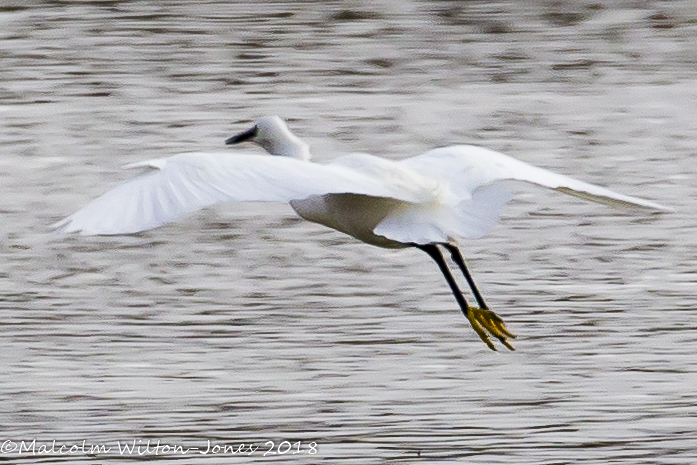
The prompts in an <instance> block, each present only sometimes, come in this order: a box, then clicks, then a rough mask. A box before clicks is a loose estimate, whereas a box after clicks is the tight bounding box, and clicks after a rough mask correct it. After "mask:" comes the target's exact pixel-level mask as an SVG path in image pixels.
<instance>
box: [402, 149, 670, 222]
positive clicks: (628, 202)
mask: <svg viewBox="0 0 697 465" xmlns="http://www.w3.org/2000/svg"><path fill="white" fill-rule="evenodd" d="M402 163H403V164H404V165H406V166H407V167H409V168H411V169H413V170H415V171H417V172H419V173H421V174H425V175H426V176H432V177H436V178H439V179H447V180H448V181H449V183H450V187H451V189H454V190H457V191H458V192H459V193H460V194H461V195H465V194H469V195H472V194H473V193H474V192H475V191H476V190H477V189H479V188H481V187H483V186H487V185H490V184H493V183H496V182H498V181H507V180H515V181H525V182H529V183H532V184H537V185H538V186H543V187H547V188H550V189H554V190H557V191H559V192H563V193H564V194H568V195H573V196H575V197H580V198H582V199H585V200H590V201H593V202H598V203H602V204H605V205H609V206H611V207H639V208H646V209H651V210H660V211H671V210H672V209H670V208H668V207H665V206H663V205H660V204H658V203H655V202H651V201H650V200H645V199H641V198H639V197H632V196H629V195H624V194H620V193H617V192H614V191H611V190H610V189H606V188H604V187H600V186H596V185H594V184H589V183H587V182H583V181H579V180H577V179H573V178H570V177H568V176H564V175H562V174H557V173H554V172H552V171H549V170H546V169H543V168H537V167H535V166H532V165H529V164H527V163H525V162H522V161H520V160H516V159H515V158H512V157H509V156H507V155H504V154H502V153H499V152H494V151H493V150H488V149H485V148H482V147H476V146H471V145H456V146H452V147H444V148H440V149H435V150H431V151H429V152H426V153H424V154H423V155H419V156H417V157H414V158H410V159H407V160H404V161H403V162H402Z"/></svg>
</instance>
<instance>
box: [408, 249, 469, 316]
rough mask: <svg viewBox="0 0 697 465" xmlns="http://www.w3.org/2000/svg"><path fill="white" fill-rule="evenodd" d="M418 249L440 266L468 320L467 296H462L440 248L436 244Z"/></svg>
mask: <svg viewBox="0 0 697 465" xmlns="http://www.w3.org/2000/svg"><path fill="white" fill-rule="evenodd" d="M416 247H418V248H419V249H421V250H423V251H424V252H426V253H427V254H428V255H430V257H431V258H432V259H433V260H434V261H435V262H436V263H437V264H438V268H440V272H441V273H443V276H444V277H445V280H446V281H447V282H448V286H450V290H451V291H453V295H454V296H455V300H457V303H458V305H459V306H460V310H462V313H463V314H464V315H465V316H466V317H467V318H469V317H470V315H469V305H467V301H466V300H465V296H463V295H462V291H461V290H460V287H459V286H458V285H457V281H455V278H453V275H452V273H450V269H449V268H448V265H447V263H445V259H444V258H443V254H442V253H440V250H438V247H436V246H435V245H434V244H427V245H416Z"/></svg>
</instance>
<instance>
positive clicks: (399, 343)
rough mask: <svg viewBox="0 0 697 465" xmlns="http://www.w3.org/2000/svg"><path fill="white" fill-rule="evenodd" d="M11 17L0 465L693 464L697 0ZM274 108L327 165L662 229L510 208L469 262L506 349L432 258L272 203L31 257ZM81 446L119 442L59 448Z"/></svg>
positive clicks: (117, 9) (141, 8)
mask: <svg viewBox="0 0 697 465" xmlns="http://www.w3.org/2000/svg"><path fill="white" fill-rule="evenodd" d="M10 3H11V4H12V5H14V6H11V5H8V3H3V5H4V6H0V154H1V155H0V189H1V190H2V193H3V195H2V197H0V219H1V223H0V237H1V238H2V243H1V245H0V253H1V254H2V260H1V261H0V315H1V316H2V319H1V320H0V321H1V323H0V362H1V363H2V365H1V366H2V368H3V372H4V374H3V376H2V377H0V432H1V433H0V434H1V435H2V437H0V445H1V446H2V447H4V448H5V449H2V450H0V452H3V451H5V452H8V451H10V450H11V448H12V444H17V445H18V444H19V442H20V441H22V440H24V441H27V444H29V443H30V442H31V441H32V440H36V443H35V446H34V447H35V448H34V449H33V450H34V452H33V453H32V452H28V451H23V452H22V453H18V452H17V451H14V452H12V453H9V454H6V455H4V456H3V457H2V460H3V461H9V462H15V463H20V462H21V463H37V462H52V463H57V462H63V463H68V462H70V463H72V462H75V461H83V462H88V461H89V462H90V463H120V462H121V461H122V460H123V457H121V456H120V455H119V452H118V446H119V445H121V446H122V445H123V443H126V442H128V443H130V442H131V441H136V442H137V444H138V445H141V451H142V452H143V453H142V454H141V455H138V453H137V452H134V453H132V454H131V457H132V458H134V457H136V456H137V457H142V458H147V459H149V460H161V461H174V459H175V458H176V463H204V461H205V463H257V462H259V461H265V460H276V461H283V462H287V461H294V462H296V463H318V462H323V463H324V462H335V463H356V464H368V463H386V462H387V463H431V462H437V463H449V462H459V463H482V464H492V463H537V464H561V463H603V464H607V463H626V464H637V463H647V464H655V463H666V464H667V463H680V464H685V463H695V462H697V426H696V420H695V418H696V417H697V406H696V403H697V395H696V394H695V384H696V383H697V370H696V369H695V355H694V353H695V350H696V349H697V316H696V315H695V313H694V312H693V310H694V307H695V304H696V302H697V298H696V297H695V292H694V291H695V285H694V281H695V278H696V274H695V273H696V272H695V269H696V266H695V265H696V264H697V252H696V245H697V239H696V238H695V234H694V230H695V225H696V224H695V223H696V222H697V220H695V207H694V202H693V199H694V198H695V197H696V194H697V193H696V192H695V188H696V183H695V179H694V176H693V172H694V163H695V159H696V158H695V155H697V153H696V152H695V148H694V147H695V144H694V141H695V140H697V123H695V118H694V114H695V108H697V85H695V84H696V83H695V80H696V79H695V78H696V72H695V69H696V65H697V51H696V50H697V47H696V45H697V43H696V42H697V8H695V6H694V2H691V1H688V0H685V1H668V2H666V1H649V2H633V1H618V2H611V1H602V0H601V1H593V2H586V1H582V2H573V3H572V2H545V1H541V0H540V1H534V2H477V1H472V2H447V1H425V0H424V1H410V2H407V1H404V2H402V1H400V2H397V1H386V0H385V1H378V2H374V1H371V2H367V1H365V2H364V1H351V2H332V3H325V2H312V1H305V2H292V3H283V2H271V1H269V2H254V3H251V2H250V3H248V4H243V3H241V2H240V3H237V2H234V3H228V2H215V1H202V2H197V3H195V4H194V3H193V2H191V3H185V2H168V1H162V2H110V1H103V2H102V1H85V2H58V1H38V0H37V1H34V2H10ZM267 114H280V115H282V116H284V117H286V118H287V119H288V120H289V122H290V124H291V126H292V128H293V130H294V131H295V132H296V133H298V134H299V135H301V136H302V137H304V138H305V139H307V140H308V141H309V142H310V143H311V144H312V146H313V150H314V152H315V154H316V158H317V159H319V160H326V159H330V158H332V157H333V156H335V155H337V154H340V153H344V152H349V151H367V152H372V153H376V154H380V155H383V156H386V157H389V158H400V157H405V156H410V155H414V154H418V153H421V152H422V151H424V150H425V149H428V148H431V147H434V146H437V145H446V144H449V143H454V142H473V143H477V144H480V145H485V146H487V147H491V148H493V149H497V150H501V151H504V152H506V153H509V154H511V155H514V156H516V157H518V158H521V159H523V160H526V161H529V162H532V163H535V164H538V165H540V166H544V167H547V168H550V169H554V170H558V171H560V172H563V173H567V174H571V175H575V176H577V177H580V178H582V179H585V180H589V181H591V182H596V183H599V184H603V185H607V186H611V187H613V188H615V189H617V190H619V191H621V192H625V193H627V194H634V195H640V196H643V197H646V198H650V199H653V200H656V201H658V202H662V203H664V204H668V205H672V206H674V207H675V208H676V209H677V210H678V211H677V212H676V213H674V214H667V215H650V216H635V215H632V214H628V213H621V212H620V213H619V214H618V212H615V211H612V210H609V209H606V208H605V207H602V206H596V205H587V204H584V203H582V202H579V201H576V200H574V199H569V198H566V197H564V196H561V195H558V194H553V193H547V192H540V191H538V190H535V189H532V188H527V187H523V188H521V189H520V194H521V195H520V196H519V197H518V200H517V201H516V202H514V203H513V204H512V205H511V207H510V208H509V209H508V210H507V213H506V218H505V221H504V222H503V223H502V224H501V225H500V226H499V227H498V228H497V229H496V230H495V231H494V232H493V233H492V234H490V235H489V236H488V237H486V238H484V239H482V240H479V241H475V242H470V243H467V244H464V245H463V250H464V251H465V253H466V256H467V257H468V258H469V260H470V264H471V267H472V270H473V272H474V273H475V276H476V278H477V279H478V282H479V283H480V287H481V289H482V290H483V291H484V293H485V295H486V296H487V297H488V300H489V302H490V304H491V305H492V306H493V307H494V308H495V309H496V311H497V312H499V314H501V315H502V316H504V317H505V318H506V320H507V322H508V324H509V327H510V328H511V329H513V330H514V331H515V332H516V333H517V334H518V335H519V339H518V341H517V346H518V351H517V352H515V353H493V352H490V351H489V350H488V349H487V348H486V347H485V346H484V344H482V343H481V342H480V341H478V340H477V338H476V336H475V335H474V333H473V332H472V330H471V329H470V328H469V326H468V325H467V323H466V321H465V320H464V318H463V317H462V315H461V314H460V312H459V311H458V310H457V308H456V304H455V302H454V300H453V298H452V296H451V295H450V293H449V291H448V289H447V287H446V285H445V284H444V282H443V280H442V278H441V276H440V275H439V273H438V271H437V268H436V266H435V265H434V264H433V263H431V262H430V261H429V259H428V257H426V256H425V255H424V254H422V253H419V252H418V251H411V250H406V251H399V252H395V251H388V250H381V249H377V248H372V247H369V246H366V245H363V244H360V243H357V242H356V241H354V240H352V239H350V238H347V237H344V236H341V235H340V234H338V233H335V232H333V231H329V230H326V229H322V228H321V227H319V226H316V225H312V224H309V223H305V222H302V221H301V220H299V219H296V218H295V217H294V216H293V214H292V212H291V211H290V210H289V209H288V208H286V207H283V206H273V205H252V206H250V205H225V206H221V207H219V208H216V209H214V210H210V211H205V212H202V213H200V214H197V215H195V216H193V217H192V218H190V219H188V220H186V221H182V222H179V223H176V224H172V225H168V226H166V227H164V228H161V229H158V230H155V231H151V232H148V233H146V234H142V235H137V236H131V237H113V238H75V237H71V238H66V239H61V238H54V237H51V236H49V235H47V225H49V224H50V223H52V222H54V221H56V220H58V219H60V218H61V217H63V216H65V215H67V214H69V213H71V212H73V211H74V210H75V209H77V208H79V207H80V206H81V205H84V204H85V203H86V202H87V201H89V200H90V199H91V198H93V197H95V196H97V195H98V194H100V193H102V192H103V191H104V190H105V189H107V188H108V187H110V186H113V185H114V184H115V183H117V182H118V181H119V180H121V179H124V178H126V177H128V176H130V175H132V173H123V172H121V171H120V166H121V165H123V164H125V163H128V162H133V161H138V160H142V159H147V158H152V157H158V156H164V155H167V154H174V153H178V152H184V151H194V150H225V148H224V147H223V145H222V142H223V140H224V138H225V137H227V136H229V135H230V134H232V133H234V132H237V131H239V130H241V129H245V128H246V127H247V126H248V124H249V122H250V121H251V120H253V119H255V118H257V117H259V116H262V115H267ZM245 149H246V150H255V149H254V148H252V147H245ZM54 440H55V441H56V445H55V446H51V444H52V441H54ZM148 440H150V441H151V448H150V449H145V445H146V444H147V441H148ZM2 441H14V442H2ZM82 441H85V442H86V446H87V448H89V447H90V445H103V446H104V447H109V448H110V449H111V450H110V451H107V452H104V451H102V452H99V453H98V454H97V455H96V457H95V456H91V455H87V454H84V453H83V452H82V451H76V452H74V453H72V454H70V453H65V451H67V450H68V449H69V448H70V447H71V446H73V445H81V444H82ZM157 441H160V445H161V446H163V447H164V445H169V446H171V447H174V446H179V447H182V448H186V447H189V448H193V447H199V448H201V450H200V451H199V452H205V451H206V449H207V447H208V441H211V446H219V447H220V446H224V445H227V446H236V447H239V445H240V443H245V444H246V445H249V444H250V443H254V444H255V445H256V446H259V447H260V448H259V450H258V451H257V452H255V453H253V454H251V455H240V454H235V455H234V456H233V454H232V452H231V451H229V450H228V451H227V452H220V451H219V453H217V454H213V452H214V451H215V450H210V451H209V453H208V454H202V453H199V452H196V451H193V450H190V451H189V452H187V453H174V452H172V451H171V450H165V449H164V448H162V449H157V448H153V447H154V446H155V445H156V442H157ZM267 441H273V444H267V443H266V442H267ZM282 441H288V442H289V443H287V444H286V443H282ZM119 443H120V444H119ZM311 443H316V444H315V445H311ZM41 445H43V446H44V448H45V451H46V453H45V454H40V453H39V452H40V446H41ZM60 446H66V448H65V449H63V451H64V452H61V451H60ZM271 446H273V447H275V450H276V451H277V452H278V450H279V449H278V448H279V447H281V449H280V450H281V451H282V452H284V451H286V450H287V448H288V446H290V447H291V450H290V451H289V452H287V454H286V455H283V456H280V455H275V456H266V457H264V456H263V455H264V452H265V451H266V450H267V449H269V448H270V447H271ZM315 446H316V449H315V448H314V447H315ZM51 447H54V449H50V448H51ZM245 447H247V446H245ZM245 451H247V452H248V449H245ZM298 451H299V453H297V454H293V452H298ZM168 452H171V453H168ZM313 452H316V453H313ZM34 454H36V455H34Z"/></svg>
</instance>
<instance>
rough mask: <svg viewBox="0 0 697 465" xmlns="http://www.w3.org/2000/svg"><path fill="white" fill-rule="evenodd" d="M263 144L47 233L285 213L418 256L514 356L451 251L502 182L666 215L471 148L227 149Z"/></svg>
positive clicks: (208, 158)
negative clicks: (250, 211) (238, 207)
mask: <svg viewBox="0 0 697 465" xmlns="http://www.w3.org/2000/svg"><path fill="white" fill-rule="evenodd" d="M246 140H249V141H252V142H256V143H257V144H259V145H260V146H261V147H262V148H264V149H265V150H266V151H267V152H268V153H270V154H271V155H275V156H268V155H252V154H244V153H183V154H179V155H175V156H172V157H168V158H158V159H154V160H148V161H144V162H140V163H134V164H131V165H127V167H129V168H136V167H145V168H155V170H151V171H149V172H146V173H144V174H142V175H140V176H138V177H136V178H133V179H131V180H129V181H126V182H124V183H122V184H120V185H118V186H116V187H115V188H113V189H111V190H110V191H108V192H106V193H105V194H103V195H102V196H101V197H98V198H97V199H95V200H93V201H92V202H91V203H89V204H88V205H87V206H85V207H84V208H82V209H80V210H78V211H77V212H76V213H73V214H72V215H70V216H69V217H67V218H65V219H64V220H62V221H60V222H58V223H56V224H55V225H54V227H55V228H56V229H58V230H59V231H61V232H63V233H71V232H78V233H80V234H83V235H114V234H132V233H137V232H140V231H145V230H148V229H153V228H156V227H158V226H161V225H163V224H165V223H168V222H170V221H173V220H176V219H178V218H181V217H182V216H184V215H186V214H188V213H191V212H194V211H196V210H200V209H202V208H205V207H208V206H210V205H214V204H217V203H220V202H231V201H238V202H245V201H253V202H287V203H290V205H291V207H292V208H293V209H294V210H295V212H296V213H297V214H298V215H300V216H301V217H302V218H304V219H306V220H309V221H313V222H315V223H319V224H322V225H325V226H328V227H330V228H333V229H335V230H337V231H340V232H343V233H346V234H348V235H350V236H353V237H355V238H356V239H358V240H360V241H363V242H365V243H367V244H372V245H376V246H379V247H386V248H395V249H396V248H405V247H416V248H418V249H421V250H423V251H424V252H426V253H427V254H428V255H429V256H431V258H432V259H433V260H435V262H436V263H437V264H438V267H439V268H440V270H441V272H442V273H443V276H444V277H445V279H446V281H447V283H448V285H449V286H450V289H451V291H452V293H453V295H454V296H455V299H456V300H457V303H458V304H459V306H460V309H461V310H462V313H463V314H464V315H465V316H466V317H467V319H468V320H469V322H470V324H471V325H472V327H473V328H474V330H475V331H476V333H477V334H478V335H479V337H480V338H481V339H482V341H484V342H485V343H486V344H487V345H488V346H489V348H491V349H492V350H496V347H495V346H494V344H493V343H492V341H491V339H490V336H494V337H495V338H497V339H498V340H499V341H500V342H501V343H502V344H504V345H505V346H506V347H508V348H509V349H511V350H514V348H513V346H512V345H511V343H510V341H509V339H512V338H515V336H514V335H513V333H511V332H510V331H509V330H508V329H506V327H505V325H504V322H503V320H502V319H501V318H500V317H499V316H498V315H497V314H496V313H494V312H493V311H491V310H490V309H489V307H488V306H487V304H486V303H485V302H484V299H483V297H482V295H481V293H480V292H479V290H478V289H477V287H476V285H475V283H474V280H473V279H472V276H471V275H470V273H469V272H468V270H467V267H466V266H465V261H464V259H463V257H462V254H461V253H460V250H459V249H458V247H457V243H458V241H459V240H461V239H475V238H479V237H481V236H483V235H484V234H486V232H487V231H489V230H490V229H491V228H492V227H493V226H494V225H495V224H496V223H497V222H498V220H499V218H500V215H501V212H502V210H503V208H504V206H505V204H506V203H507V202H508V201H509V200H510V194H509V192H508V189H507V188H506V181H524V182H529V183H532V184H537V185H539V186H542V187H547V188H549V189H554V190H557V191H559V192H563V193H565V194H569V195H573V196H576V197H580V198H582V199H585V200H591V201H594V202H598V203H602V204H605V205H609V206H612V207H640V208H645V209H650V210H658V211H667V210H669V209H668V208H666V207H663V206H662V205H659V204H657V203H654V202H651V201H648V200H644V199H640V198H637V197H630V196H627V195H623V194H619V193H616V192H613V191H611V190H609V189H605V188H603V187H599V186H595V185H593V184H588V183H585V182H582V181H578V180H576V179H572V178H570V177H567V176H563V175H561V174H556V173H553V172H551V171H548V170H545V169H542V168H537V167H534V166H532V165H529V164H527V163H524V162H522V161H519V160H516V159H514V158H511V157H509V156H507V155H504V154H501V153H498V152H494V151H492V150H488V149H485V148H481V147H475V146H471V145H455V146H450V147H444V148H438V149H435V150H430V151H428V152H426V153H424V154H422V155H419V156H416V157H412V158H407V159H405V160H400V161H392V160H386V159H384V158H379V157H375V156H373V155H368V154H364V153H354V154H349V155H345V156H341V157H339V158H336V159H335V160H332V161H331V162H329V163H327V164H316V163H312V162H311V161H310V151H309V147H308V145H307V144H305V143H304V142H303V141H302V140H300V139H299V138H298V137H296V136H295V135H294V134H293V133H291V132H290V130H289V129H288V126H286V124H285V122H284V121H283V120H282V119H281V118H279V117H278V116H271V117H267V118H263V119H261V120H259V121H258V122H257V123H256V124H255V125H254V127H252V128H251V129H250V130H248V131H246V132H243V133H241V134H238V135H236V136H233V137H230V138H229V139H227V141H226V142H225V143H226V144H227V145H232V144H238V143H240V142H243V141H246ZM438 246H442V247H443V248H445V250H447V251H448V252H450V254H451V256H452V258H453V261H454V262H455V263H456V264H457V265H458V267H459V268H460V270H461V272H462V273H463V275H464V278H465V279H466V281H467V283H468V285H469V287H470V289H471V291H472V294H473V295H474V299H475V300H476V302H477V305H478V306H470V305H469V304H468V303H467V301H466V300H465V297H464V295H463V292H462V291H461V290H460V288H459V286H458V284H457V282H456V281H455V278H454V277H453V275H452V273H451V272H450V269H449V268H448V265H447V263H446V261H445V259H444V257H443V255H442V253H441V251H440V249H439V248H438Z"/></svg>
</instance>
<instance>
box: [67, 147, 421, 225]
mask: <svg viewBox="0 0 697 465" xmlns="http://www.w3.org/2000/svg"><path fill="white" fill-rule="evenodd" d="M129 166H130V167H133V166H136V167H138V166H145V167H153V168H158V169H156V170H153V171H149V172H147V173H144V174H142V175H140V176H137V177H135V178H133V179H131V180H128V181H126V182H124V183H122V184H120V185H118V186H116V187H114V188H113V189H111V190H110V191H108V192H106V193H105V194H103V195H102V196H101V197H98V198H97V199H95V200H93V201H92V202H91V203H89V204H88V205H86V206H85V207H84V208H82V209H81V210H78V211H77V212H75V213H74V214H72V215H71V216H69V217H67V218H65V219H64V220H62V221H59V222H58V223H56V224H54V225H53V226H54V227H55V228H56V229H58V231H60V232H63V233H70V232H80V233H81V234H83V235H111V234H130V233H135V232H139V231H144V230H148V229H152V228H156V227H158V226H161V225H163V224H165V223H168V222H170V221H173V220H175V219H177V218H180V217H182V216H184V215H186V214H189V213H192V212H194V211H196V210H200V209H201V208H204V207H207V206H210V205H214V204H216V203H220V202H227V201H260V202H289V201H291V200H301V199H306V198H308V197H311V196H314V195H324V194H331V193H354V194H363V195H370V196H375V197H387V198H394V199H397V200H402V201H405V202H416V201H418V200H419V199H418V198H417V197H416V194H414V193H411V192H410V191H409V190H408V189H396V188H390V187H389V186H387V185H385V183H382V182H380V180H379V179H376V178H375V177H371V176H365V175H362V174H360V173H359V172H357V171H356V170H354V169H351V168H350V167H346V166H341V165H319V164H315V163H310V162H306V161H302V160H297V159H293V158H288V157H273V156H264V155H245V154H234V155H232V154H225V153H188V154H181V155H175V156H173V157H170V158H162V159H157V160H151V161H147V162H142V163H137V164H135V165H129Z"/></svg>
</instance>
